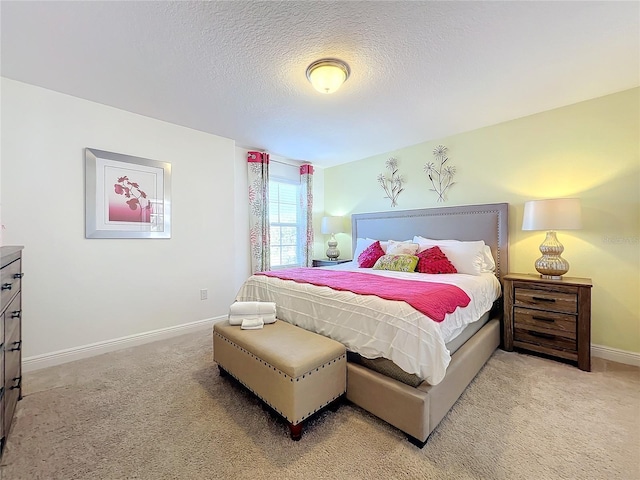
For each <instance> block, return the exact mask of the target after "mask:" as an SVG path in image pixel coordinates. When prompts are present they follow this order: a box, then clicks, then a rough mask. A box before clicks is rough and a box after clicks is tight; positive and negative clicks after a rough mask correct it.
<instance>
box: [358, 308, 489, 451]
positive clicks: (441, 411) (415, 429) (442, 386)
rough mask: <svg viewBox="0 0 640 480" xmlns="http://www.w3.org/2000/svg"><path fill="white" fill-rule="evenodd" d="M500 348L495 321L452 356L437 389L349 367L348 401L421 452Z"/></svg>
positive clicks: (360, 367) (436, 386)
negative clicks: (400, 435)
mask: <svg viewBox="0 0 640 480" xmlns="http://www.w3.org/2000/svg"><path fill="white" fill-rule="evenodd" d="M499 344H500V320H499V319H498V318H493V319H491V320H489V321H488V322H487V324H486V325H485V326H484V327H482V329H480V331H479V332H478V333H476V334H475V335H474V336H473V337H472V338H470V339H469V340H468V341H467V342H466V343H465V344H464V345H463V346H462V347H460V348H459V349H458V350H457V351H456V353H454V354H453V355H452V356H451V363H450V364H449V367H448V368H447V375H446V376H445V378H444V380H443V381H442V382H440V383H439V384H438V385H429V384H427V383H426V382H424V383H422V384H420V385H418V386H417V387H411V386H409V385H405V384H404V383H401V382H398V381H397V380H394V379H391V378H389V377H385V376H384V375H381V374H380V373H377V372H374V371H372V370H369V369H368V368H366V367H363V366H362V365H358V364H355V363H347V399H348V400H349V401H351V402H353V403H354V404H356V405H358V406H359V407H361V408H363V409H364V410H366V411H368V412H370V413H372V414H373V415H375V416H377V417H379V418H381V419H382V420H384V421H386V422H387V423H390V424H391V425H393V426H394V427H396V428H398V429H400V430H401V431H403V432H404V433H406V434H407V435H408V440H409V441H410V442H411V443H413V444H414V445H416V446H418V447H419V448H422V447H424V445H425V444H426V443H427V440H428V438H429V435H430V434H431V432H433V430H434V429H435V428H436V427H437V426H438V424H439V423H440V421H441V420H442V419H443V418H444V417H445V415H446V414H447V412H448V411H449V410H450V409H451V407H452V406H453V405H454V404H455V403H456V401H457V400H458V398H459V397H460V395H462V392H464V390H465V389H466V387H467V386H468V385H469V383H470V382H471V381H472V380H473V378H474V377H475V376H476V375H477V373H478V372H479V371H480V370H481V369H482V367H483V366H484V364H485V363H486V362H487V360H488V359H489V357H491V355H492V354H493V352H494V351H495V350H496V348H498V345H499Z"/></svg>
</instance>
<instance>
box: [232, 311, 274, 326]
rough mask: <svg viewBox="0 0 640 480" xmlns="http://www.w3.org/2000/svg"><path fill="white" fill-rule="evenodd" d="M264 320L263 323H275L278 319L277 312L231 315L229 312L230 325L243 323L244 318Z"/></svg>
mask: <svg viewBox="0 0 640 480" xmlns="http://www.w3.org/2000/svg"><path fill="white" fill-rule="evenodd" d="M258 318H259V319H260V320H262V322H263V323H265V324H267V323H274V322H275V321H276V314H275V313H271V314H267V315H231V314H229V325H242V321H243V320H245V319H246V320H256V319H258Z"/></svg>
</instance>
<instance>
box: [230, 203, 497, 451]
mask: <svg viewBox="0 0 640 480" xmlns="http://www.w3.org/2000/svg"><path fill="white" fill-rule="evenodd" d="M507 222H508V205H507V204H505V203H500V204H484V205H469V206H458V207H442V208H430V209H419V210H405V211H388V212H380V213H363V214H354V215H352V239H353V251H354V252H355V251H356V249H357V248H358V247H359V246H358V244H357V243H358V239H361V240H362V239H366V238H370V239H379V240H386V239H412V238H414V237H415V236H422V237H426V238H431V239H440V240H443V239H455V240H459V241H478V240H482V241H484V243H485V244H486V245H487V246H488V247H489V249H490V251H491V256H492V258H493V260H494V261H495V269H494V271H493V272H492V273H490V274H488V276H490V277H492V278H490V279H485V280H492V281H493V283H494V284H497V292H496V296H495V297H492V299H491V302H490V303H489V304H488V305H486V306H485V307H482V308H481V309H478V308H476V311H475V313H474V314H473V315H475V316H476V317H479V318H473V320H469V321H466V322H465V324H466V323H468V324H469V326H468V327H466V326H465V327H464V328H463V327H460V328H459V329H458V330H460V331H462V333H461V334H460V335H459V336H457V337H455V339H453V340H452V341H451V342H447V343H446V348H444V346H438V345H436V344H437V343H438V342H444V340H438V342H434V341H431V340H429V341H427V342H426V343H428V344H429V346H428V348H425V349H426V350H427V351H426V352H424V351H420V352H421V353H420V352H419V353H418V354H416V355H417V356H418V358H417V360H408V361H406V362H404V363H403V361H404V360H403V358H401V357H398V356H397V355H396V357H393V353H394V352H395V351H396V350H398V348H397V345H396V346H394V345H391V344H390V345H385V344H383V345H382V346H380V345H378V344H379V343H380V342H378V341H377V340H376V341H373V340H371V338H370V337H369V336H368V335H369V332H368V331H367V330H366V328H368V327H367V325H370V324H371V323H375V322H376V319H375V318H374V317H371V318H365V319H364V320H365V321H362V322H360V323H358V322H359V321H360V320H361V318H360V316H362V317H365V314H364V313H363V312H365V311H377V310H384V306H385V305H384V303H385V302H387V303H389V301H387V300H382V299H378V298H377V297H370V296H362V295H360V296H358V295H356V294H354V293H351V292H335V291H331V290H330V289H328V287H316V286H314V285H307V284H303V285H297V286H295V289H293V288H294V287H291V285H293V284H294V283H295V282H291V281H287V280H286V279H285V280H283V279H280V278H271V277H266V276H264V275H254V276H252V277H251V278H250V279H249V280H247V282H245V284H244V285H243V287H242V288H241V289H240V292H239V293H238V296H237V300H240V301H247V300H263V301H275V302H276V304H277V305H278V309H279V310H278V317H279V318H280V317H281V316H282V317H284V320H286V321H289V322H291V323H294V324H296V325H298V326H301V327H303V328H306V329H308V330H312V331H316V332H317V333H320V334H323V335H326V336H330V337H332V338H334V339H336V340H338V341H342V342H343V343H345V345H346V346H347V348H348V349H349V350H350V356H349V362H348V364H347V399H348V400H350V401H351V402H353V403H354V404H356V405H358V406H360V407H361V408H363V409H365V410H367V411H368V412H370V413H372V414H374V415H376V416H377V417H379V418H381V419H382V420H384V421H386V422H388V423H390V424H391V425H393V426H395V427H397V428H398V429H400V430H401V431H403V432H405V433H406V434H407V435H408V438H409V440H410V441H411V442H412V443H414V444H416V445H418V446H420V447H422V446H424V445H425V443H426V441H427V439H428V437H429V435H430V434H431V432H432V431H433V430H434V429H435V428H436V426H437V425H438V424H439V423H440V421H441V420H442V419H443V418H444V416H445V415H446V414H447V412H448V411H449V409H450V408H451V407H452V406H453V404H454V403H455V402H456V400H457V399H458V398H459V396H460V395H461V394H462V392H463V391H464V389H465V388H466V387H467V385H468V384H469V383H470V382H471V381H472V380H473V378H474V377H475V375H476V374H477V373H478V372H479V371H480V369H481V368H482V366H483V365H484V364H485V362H486V361H487V360H488V359H489V357H490V356H491V354H492V353H493V352H494V351H495V349H496V348H497V347H498V345H499V342H500V330H501V312H502V308H501V297H500V284H501V279H502V276H503V275H505V274H506V273H507V272H508V239H507V235H508V228H507ZM356 266H357V265H356ZM334 268H335V269H338V270H340V269H341V270H345V269H346V270H348V269H349V268H350V267H349V266H348V265H345V264H341V265H340V266H339V267H334ZM321 270H322V269H313V271H314V272H316V271H317V272H318V275H320V273H319V272H320V271H321ZM309 273H312V272H307V274H309ZM276 274H277V273H276ZM356 275H358V274H356ZM360 275H362V274H360ZM365 275H366V274H365ZM400 275H402V274H400ZM404 275H411V274H404ZM413 276H414V277H415V276H416V274H413ZM485 276H486V275H485ZM431 277H436V275H431ZM437 277H440V278H442V279H445V278H447V277H468V278H466V280H467V283H469V282H468V281H469V280H472V278H471V277H472V276H471V275H454V276H447V275H437ZM496 279H497V280H498V281H496ZM463 280H464V278H463ZM267 282H269V283H267ZM287 285H289V286H287ZM284 287H286V288H284ZM495 288H496V287H494V290H495ZM322 289H324V290H325V293H322ZM327 290H328V291H331V292H332V294H327V293H326V291H327ZM465 291H468V292H471V290H467V285H466V284H465ZM481 296H483V295H481ZM471 297H472V298H473V299H474V300H473V302H472V303H471V305H470V306H469V308H464V309H458V310H469V309H471V307H472V306H473V307H474V308H475V307H476V306H475V297H476V295H475V293H474V294H472V295H471ZM493 298H497V300H495V301H493ZM332 299H338V300H336V302H335V303H340V302H341V301H342V303H343V304H345V305H347V304H353V305H355V306H354V307H353V309H354V310H353V311H349V312H347V314H343V313H341V312H340V311H339V310H331V308H332V307H334V305H333V301H332ZM340 299H342V300H340ZM365 300H366V301H367V302H374V303H371V304H368V303H365ZM375 302H378V303H377V304H376V303H375ZM360 303H362V304H363V305H364V306H363V307H359V306H357V305H358V304H360ZM392 303H394V304H402V305H403V307H402V308H404V309H405V310H399V313H397V314H395V316H390V321H389V323H392V324H394V328H396V330H395V332H396V333H392V335H391V336H392V337H394V341H395V340H397V339H396V338H395V337H401V338H400V343H401V344H407V343H410V342H411V341H412V340H413V337H414V336H417V337H420V338H422V337H429V335H430V333H429V332H430V330H429V329H425V328H422V327H420V328H419V329H418V330H419V331H418V333H417V334H415V335H414V334H413V333H412V330H411V328H410V327H411V324H412V322H413V323H415V322H419V323H418V324H419V325H425V322H421V320H420V318H419V317H421V316H422V313H419V312H416V311H415V309H414V308H413V307H411V306H409V305H408V304H405V303H404V302H392ZM327 308H329V310H327ZM358 308H360V310H357V309H358ZM394 308H395V307H394ZM319 312H322V313H319ZM327 312H329V313H327ZM457 314H458V313H457V312H452V313H448V314H447V316H446V317H447V318H446V319H445V321H444V322H443V324H442V325H450V324H451V321H450V319H449V318H450V317H453V316H454V315H457ZM371 315H373V316H375V313H372V314H371ZM340 316H343V317H345V319H346V320H348V323H347V330H348V329H349V328H352V327H353V326H354V325H361V327H360V326H358V327H357V328H358V329H359V330H357V331H353V332H350V333H349V332H348V331H347V334H346V336H344V334H342V333H340V331H339V330H337V329H336V328H334V327H335V325H336V324H337V323H340V321H339V317H340ZM312 317H322V319H321V323H312V322H311V321H310V319H311V318H312ZM414 317H417V318H414ZM476 320H477V321H476ZM420 322H421V323H420ZM432 323H433V322H432V321H430V320H429V324H427V326H428V327H429V328H435V329H438V328H440V327H432V326H431V324H432ZM434 325H435V324H434ZM438 325H439V324H438ZM385 328H386V327H385ZM352 329H353V328H352ZM442 330H445V328H444V327H443V328H442ZM405 334H406V335H407V337H406V338H404V337H402V335H405ZM340 335H343V336H342V337H340ZM355 336H361V337H364V338H365V341H364V347H363V346H362V345H352V343H351V338H353V337H355ZM420 341H422V340H420ZM443 345H444V344H443ZM370 346H373V347H375V348H378V349H379V350H378V354H380V352H384V356H385V357H388V358H386V359H385V358H379V359H378V358H374V357H376V356H377V355H376V351H375V348H374V350H370V349H369V350H367V348H368V347H370ZM363 348H364V349H363ZM420 348H422V347H420ZM431 350H433V351H431ZM454 350H455V351H454ZM443 351H444V353H443ZM450 351H451V352H453V353H452V354H449V352H450ZM372 352H373V353H372ZM361 353H363V354H362V355H361ZM445 354H446V355H445ZM380 355H381V354H380ZM424 355H427V356H424ZM429 355H431V356H429ZM371 358H374V360H371ZM378 360H380V361H381V362H382V366H381V368H378V366H380V362H377V361H378ZM415 362H417V363H415ZM427 364H428V365H432V366H433V368H431V366H430V367H429V369H426V370H425V369H424V368H425V365H427ZM398 365H402V368H399V367H398ZM388 366H392V367H394V369H391V370H390V369H388V368H387V367H388ZM398 373H400V374H406V375H405V377H403V376H402V375H400V376H398V375H396V374H398Z"/></svg>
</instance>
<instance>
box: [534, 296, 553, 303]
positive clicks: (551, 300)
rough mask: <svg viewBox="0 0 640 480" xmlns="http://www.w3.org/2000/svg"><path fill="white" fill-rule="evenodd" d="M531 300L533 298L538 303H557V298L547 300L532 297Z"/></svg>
mask: <svg viewBox="0 0 640 480" xmlns="http://www.w3.org/2000/svg"><path fill="white" fill-rule="evenodd" d="M531 298H533V299H534V300H535V301H536V302H549V303H555V301H556V299H555V298H545V297H531Z"/></svg>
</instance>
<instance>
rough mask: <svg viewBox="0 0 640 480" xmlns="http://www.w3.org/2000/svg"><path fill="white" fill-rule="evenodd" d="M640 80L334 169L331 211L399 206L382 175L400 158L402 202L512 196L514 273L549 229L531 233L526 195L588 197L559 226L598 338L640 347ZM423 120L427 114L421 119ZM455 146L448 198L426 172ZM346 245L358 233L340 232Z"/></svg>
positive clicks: (328, 188) (417, 204) (328, 199)
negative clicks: (573, 223)
mask: <svg viewBox="0 0 640 480" xmlns="http://www.w3.org/2000/svg"><path fill="white" fill-rule="evenodd" d="M639 118H640V89H639V88H635V89H632V90H627V91H624V92H620V93H617V94H613V95H609V96H606V97H602V98H597V99H594V100H590V101H586V102H582V103H579V104H575V105H571V106H568V107H564V108H559V109H556V110H551V111H548V112H543V113H540V114H537V115H532V116H529V117H525V118H521V119H518V120H514V121H511V122H506V123H502V124H499V125H495V126H491V127H487V128H482V129H479V130H474V131H471V132H466V133H462V134H459V135H454V136H451V137H447V138H442V139H437V140H434V141H430V142H425V143H421V144H419V145H415V146H411V147H407V148H402V149H400V150H397V151H393V152H388V153H386V154H382V155H377V156H374V157H370V158H366V159H363V160H360V161H357V162H352V163H349V164H345V165H341V166H337V167H332V168H328V169H326V170H325V211H326V213H327V214H330V215H349V214H351V213H359V212H372V211H384V210H391V209H392V208H391V206H390V201H389V200H387V199H385V198H384V195H385V194H384V192H383V190H382V188H381V187H380V186H379V185H378V183H377V181H376V178H377V176H378V175H379V174H380V173H387V171H386V170H385V168H384V163H385V161H386V160H387V159H388V158H389V157H396V158H397V159H398V162H399V172H400V173H401V174H402V175H403V177H404V178H405V179H406V184H405V191H404V192H402V193H401V194H400V196H399V198H398V206H397V207H394V208H396V209H412V208H425V207H432V206H448V205H464V204H474V203H494V202H508V203H509V204H510V214H509V222H510V226H509V234H510V259H511V269H512V271H513V272H533V273H535V269H534V267H533V263H534V261H535V259H536V258H537V257H539V256H540V252H539V251H538V246H539V245H540V243H542V241H543V240H544V235H545V234H544V232H523V231H521V229H520V227H521V224H522V213H523V205H524V202H525V201H527V200H532V199H539V198H554V197H579V198H580V199H581V200H582V209H583V227H584V228H583V229H582V230H579V231H569V232H559V233H558V237H559V239H560V241H561V242H562V243H563V244H564V246H565V253H564V255H563V257H564V258H566V259H567V260H568V261H569V262H570V264H571V269H570V271H569V275H570V276H577V277H589V278H591V279H592V280H593V285H594V288H593V295H592V343H594V344H596V345H601V346H604V347H608V348H611V349H618V350H622V351H625V352H640V300H639V299H640V245H639V236H640V155H639V148H640V147H639V146H640V133H639V132H640V122H639ZM416 121H419V119H416ZM439 144H443V145H445V146H447V147H448V149H449V158H450V160H449V163H450V164H451V165H453V166H455V167H456V168H457V173H456V176H455V181H456V182H457V184H456V185H454V186H452V187H451V189H450V190H449V192H448V195H447V200H446V201H445V202H444V203H438V202H437V201H436V199H437V196H436V194H435V193H434V192H431V191H429V189H430V188H431V184H430V182H429V179H428V177H427V175H426V174H425V173H424V172H423V167H424V165H425V163H427V162H429V161H432V160H433V155H432V151H433V148H434V147H435V146H437V145H439ZM337 238H338V240H339V248H340V250H341V251H343V252H345V255H343V256H346V252H349V251H350V249H351V244H350V241H351V239H350V237H349V236H348V235H346V234H341V235H338V236H337Z"/></svg>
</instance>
